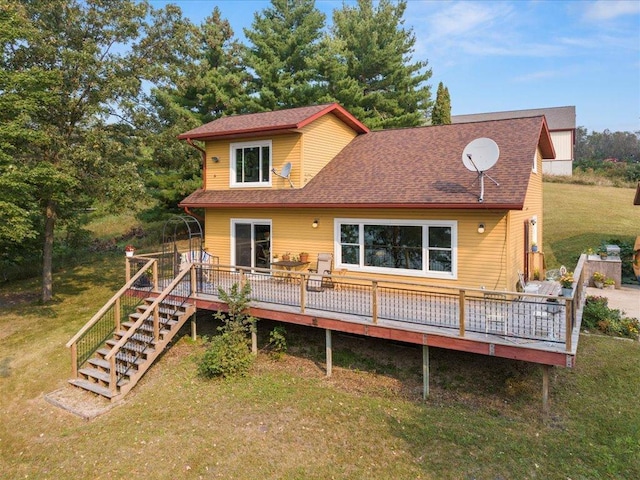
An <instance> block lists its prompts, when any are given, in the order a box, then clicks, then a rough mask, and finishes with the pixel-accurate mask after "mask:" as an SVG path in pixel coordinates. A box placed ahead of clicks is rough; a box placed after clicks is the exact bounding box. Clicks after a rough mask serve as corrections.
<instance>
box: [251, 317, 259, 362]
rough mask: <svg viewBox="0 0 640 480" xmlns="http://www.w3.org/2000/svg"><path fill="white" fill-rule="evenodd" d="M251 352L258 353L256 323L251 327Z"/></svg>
mask: <svg viewBox="0 0 640 480" xmlns="http://www.w3.org/2000/svg"><path fill="white" fill-rule="evenodd" d="M251 353H252V354H253V355H258V325H257V324H256V325H254V327H253V328H252V329H251Z"/></svg>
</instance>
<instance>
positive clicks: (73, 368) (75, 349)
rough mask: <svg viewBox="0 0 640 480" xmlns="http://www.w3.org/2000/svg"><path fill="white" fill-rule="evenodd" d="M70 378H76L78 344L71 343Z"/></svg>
mask: <svg viewBox="0 0 640 480" xmlns="http://www.w3.org/2000/svg"><path fill="white" fill-rule="evenodd" d="M71 376H72V377H73V378H77V377H78V344H77V343H73V344H72V345H71Z"/></svg>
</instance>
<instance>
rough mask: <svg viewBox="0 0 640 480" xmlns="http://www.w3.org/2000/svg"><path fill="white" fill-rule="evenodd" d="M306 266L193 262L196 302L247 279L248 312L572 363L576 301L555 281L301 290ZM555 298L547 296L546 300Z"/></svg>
mask: <svg viewBox="0 0 640 480" xmlns="http://www.w3.org/2000/svg"><path fill="white" fill-rule="evenodd" d="M306 275H307V274H305V273H293V274H292V275H291V276H288V277H287V278H283V277H281V276H278V274H277V273H276V272H275V271H261V272H256V271H255V270H254V271H243V270H240V269H235V268H232V267H223V266H215V267H212V266H208V265H198V266H196V268H195V277H196V279H197V281H196V284H197V288H196V292H195V296H194V299H195V303H196V306H197V307H198V308H199V309H207V310H224V309H225V308H226V306H225V304H224V302H222V301H221V299H220V298H219V296H218V288H222V289H224V290H225V291H228V290H229V288H230V287H231V286H232V285H233V284H234V283H241V282H248V283H250V285H251V292H252V293H251V298H252V303H251V305H252V306H251V313H252V314H253V315H254V316H256V317H258V318H263V319H270V320H276V321H281V322H285V323H294V324H299V325H308V326H312V327H317V328H323V329H327V330H332V331H340V332H347V333H354V334H360V335H366V336H372V337H377V338H384V339H392V340H397V341H403V342H408V343H414V344H419V345H427V346H434V347H440V348H447V349H453V350H460V351H467V352H473V353H479V354H485V355H495V356H500V357H505V358H512V359H518V360H523V361H528V362H534V363H540V364H546V365H559V366H565V367H572V366H573V365H574V361H575V355H576V350H577V344H578V334H579V323H580V322H579V320H580V314H581V309H578V308H576V305H579V304H580V302H577V301H576V300H575V299H565V298H563V297H558V296H557V295H558V293H559V290H560V287H559V285H558V284H557V283H556V282H537V284H538V286H539V292H538V293H537V294H534V293H517V292H487V291H483V290H474V289H467V290H461V289H445V288H442V287H435V286H427V285H419V284H410V283H401V282H391V281H389V282H382V281H377V280H365V279H362V278H348V277H344V276H335V277H332V282H331V283H332V284H333V285H332V287H331V288H324V289H323V290H322V291H320V292H313V291H307V289H306V288H305V284H306ZM551 299H553V301H550V300H551Z"/></svg>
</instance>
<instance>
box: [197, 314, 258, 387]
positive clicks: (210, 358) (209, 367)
mask: <svg viewBox="0 0 640 480" xmlns="http://www.w3.org/2000/svg"><path fill="white" fill-rule="evenodd" d="M221 328H222V327H221ZM224 328H225V330H224V331H223V332H222V333H221V334H220V335H216V336H214V337H213V338H211V341H210V342H209V344H208V346H207V350H206V351H205V353H204V355H203V356H202V358H201V359H200V363H199V365H198V373H199V374H200V375H202V376H204V377H208V378H212V377H223V378H229V377H241V376H244V375H246V374H247V372H248V371H249V368H250V367H251V365H252V363H253V360H254V358H255V357H254V356H253V355H252V354H251V349H250V342H249V341H248V339H247V335H246V330H245V329H244V328H243V327H242V326H241V325H239V324H237V323H233V322H231V323H229V324H228V325H227V326H226V327H224Z"/></svg>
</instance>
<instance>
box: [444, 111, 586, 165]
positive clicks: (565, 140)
mask: <svg viewBox="0 0 640 480" xmlns="http://www.w3.org/2000/svg"><path fill="white" fill-rule="evenodd" d="M539 115H544V116H545V117H546V119H547V125H548V126H549V131H550V132H551V141H552V142H553V148H554V150H555V151H556V158H544V159H543V160H542V173H545V174H549V175H569V176H570V175H571V172H572V170H573V153H574V147H575V143H576V107H575V106H568V107H549V108H533V109H529V110H510V111H506V112H490V113H475V114H471V115H452V116H451V123H469V122H482V121H485V120H506V119H510V118H522V117H535V116H539Z"/></svg>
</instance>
